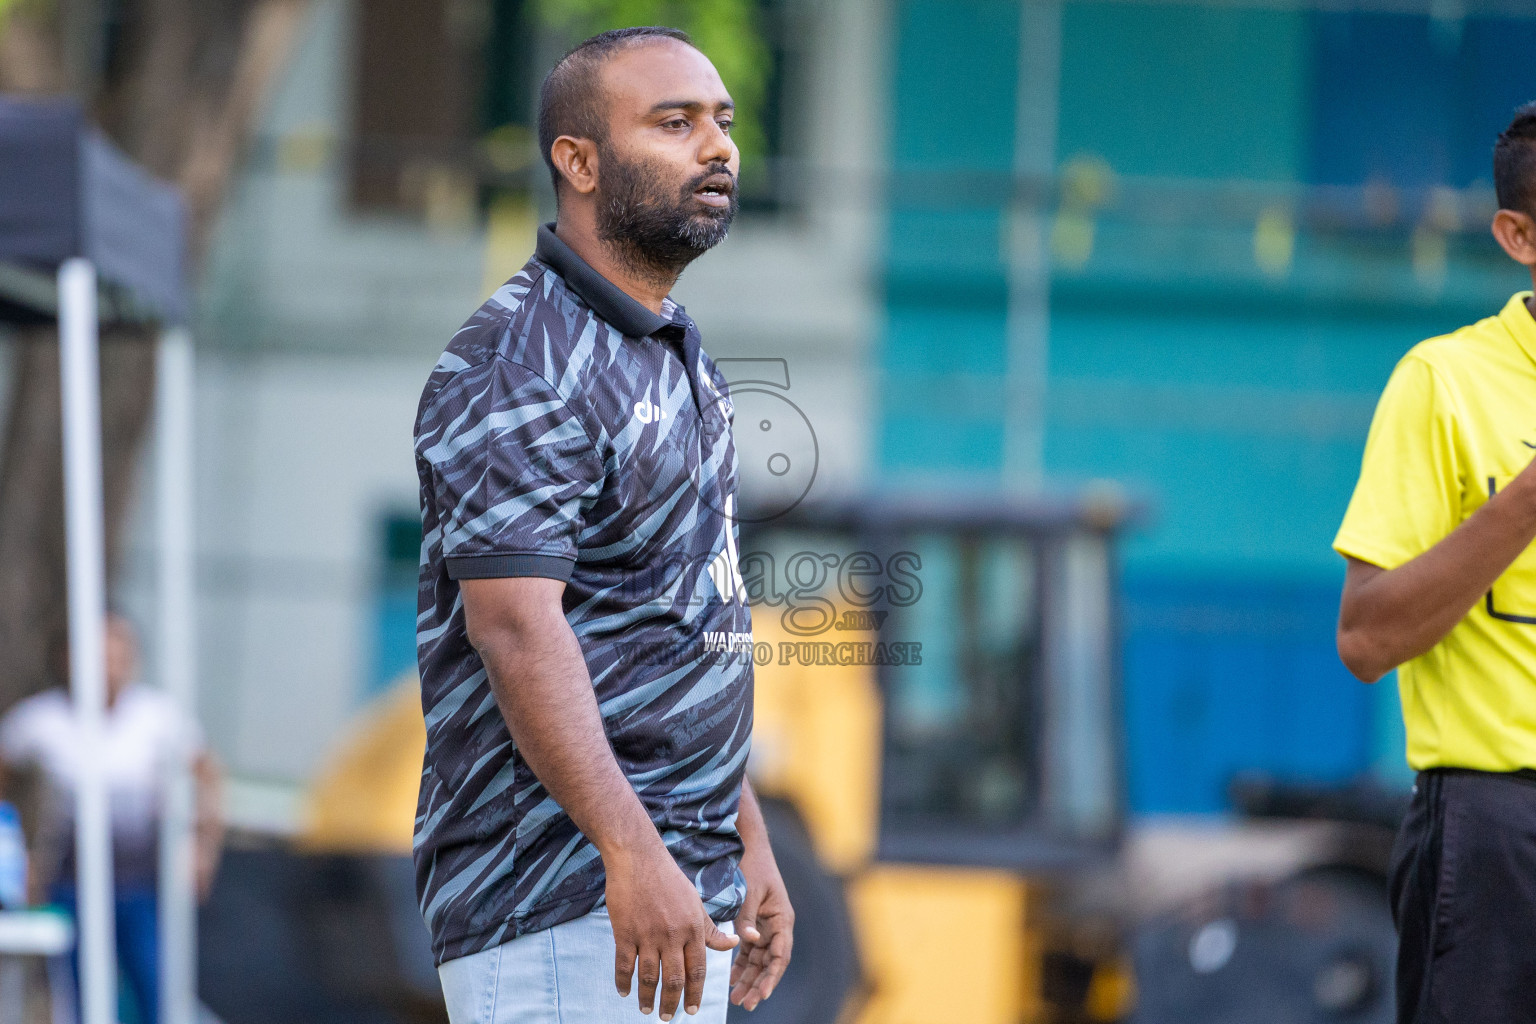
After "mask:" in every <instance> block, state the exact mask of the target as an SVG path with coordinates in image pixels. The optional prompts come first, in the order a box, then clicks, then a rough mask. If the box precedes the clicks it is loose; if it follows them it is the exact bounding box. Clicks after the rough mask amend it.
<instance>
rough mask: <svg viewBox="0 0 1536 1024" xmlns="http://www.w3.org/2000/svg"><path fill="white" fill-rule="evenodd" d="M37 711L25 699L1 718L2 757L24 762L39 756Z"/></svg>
mask: <svg viewBox="0 0 1536 1024" xmlns="http://www.w3.org/2000/svg"><path fill="white" fill-rule="evenodd" d="M37 717H38V716H37V711H36V708H35V706H34V705H33V703H31V702H28V701H23V702H21V703H20V704H18V705H16V706H15V707H14V708H12V709H11V710H10V712H9V713H8V714H6V716H5V717H4V718H3V719H0V759H4V760H5V761H6V762H8V763H10V764H24V763H26V762H27V761H30V760H33V759H34V758H35V757H36V756H37Z"/></svg>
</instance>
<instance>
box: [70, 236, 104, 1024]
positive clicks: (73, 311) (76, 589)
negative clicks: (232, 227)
mask: <svg viewBox="0 0 1536 1024" xmlns="http://www.w3.org/2000/svg"><path fill="white" fill-rule="evenodd" d="M97 344H98V338H97V322H96V268H95V267H94V266H93V265H92V264H91V262H90V261H89V260H84V259H79V258H74V259H69V260H66V261H65V262H64V264H63V265H62V266H60V267H59V349H60V352H59V356H60V358H59V379H60V386H61V388H62V394H63V409H64V517H65V518H64V523H65V533H64V538H65V550H66V556H67V557H66V562H67V573H66V579H67V581H68V586H69V685H70V693H71V695H72V698H73V704H74V709H75V714H76V715H78V716H79V723H80V752H79V756H80V760H79V777H78V778H77V779H76V783H75V786H76V788H75V864H76V873H75V882H76V888H77V899H78V907H79V935H80V1009H81V1021H82V1024H115V1022H116V1020H117V950H116V948H115V945H114V943H113V937H112V936H113V923H112V910H113V908H112V833H111V825H110V820H109V818H108V812H107V777H106V765H105V763H104V762H103V760H102V758H101V748H102V735H103V724H104V721H105V716H106V704H107V675H106V669H107V664H106V621H107V582H106V576H107V574H106V553H105V543H106V542H105V538H104V530H103V526H102V515H103V512H102V493H101V373H100V369H99V360H98V352H97Z"/></svg>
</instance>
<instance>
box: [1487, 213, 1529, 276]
mask: <svg viewBox="0 0 1536 1024" xmlns="http://www.w3.org/2000/svg"><path fill="white" fill-rule="evenodd" d="M1493 237H1494V238H1497V239H1498V240H1499V244H1500V245H1501V246H1503V247H1504V251H1505V252H1507V253H1509V258H1510V259H1512V260H1514V261H1515V262H1516V263H1519V264H1522V265H1524V266H1527V267H1536V219H1533V218H1532V217H1531V215H1530V214H1528V213H1521V212H1520V211H1519V210H1500V211H1499V212H1498V213H1496V214H1494V215H1493Z"/></svg>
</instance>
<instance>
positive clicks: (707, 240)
mask: <svg viewBox="0 0 1536 1024" xmlns="http://www.w3.org/2000/svg"><path fill="white" fill-rule="evenodd" d="M598 168H599V169H598V188H599V190H601V192H602V201H601V202H599V203H598V204H597V235H598V237H599V238H601V239H602V240H603V241H604V242H607V243H608V245H609V246H611V247H612V249H613V251H614V255H616V256H617V257H619V259H621V260H622V261H623V262H624V263H625V265H626V266H628V267H629V268H630V269H631V270H633V271H634V272H635V273H636V274H638V275H639V276H641V277H643V278H646V279H648V280H651V281H655V282H657V283H659V284H661V285H663V286H665V287H671V285H672V283H673V282H675V281H676V280H677V277H678V275H679V274H681V273H682V272H683V268H685V267H687V266H688V264H690V263H692V262H693V261H694V260H696V259H698V258H699V257H700V256H702V255H703V254H704V253H706V252H708V251H709V250H710V249H713V248H714V247H715V246H717V245H719V244H720V243H721V242H723V241H725V236H726V233H727V232H728V231H729V230H730V227H731V220H732V219H733V218H734V217H735V216H736V208H737V205H738V202H737V198H736V188H735V181H734V176H732V178H733V180H732V183H731V185H732V187H731V193H730V205H728V206H726V207H723V208H718V207H712V206H705V205H703V204H701V203H700V202H699V201H698V200H697V199H696V198H694V190H695V189H697V188H698V187H699V186H700V185H702V184H703V183H704V181H705V179H706V178H709V177H712V176H714V175H716V174H730V168H729V167H727V166H726V165H725V164H723V163H716V164H711V165H710V166H709V167H708V168H707V169H706V170H705V171H703V172H702V173H701V174H699V175H698V176H697V177H695V178H692V179H690V180H689V181H688V182H687V183H686V184H684V185H683V186H682V188H681V189H678V190H676V191H673V190H671V189H669V188H667V186H666V185H664V184H662V183H663V182H665V181H666V179H667V177H668V175H667V173H666V170H665V169H664V168H663V167H661V166H660V165H659V164H656V163H652V162H651V161H648V160H643V159H642V160H635V161H633V162H628V161H624V160H620V159H619V158H618V155H617V154H616V153H614V152H613V151H612V149H610V148H608V147H604V150H603V151H602V152H601V154H600V162H599V164H598Z"/></svg>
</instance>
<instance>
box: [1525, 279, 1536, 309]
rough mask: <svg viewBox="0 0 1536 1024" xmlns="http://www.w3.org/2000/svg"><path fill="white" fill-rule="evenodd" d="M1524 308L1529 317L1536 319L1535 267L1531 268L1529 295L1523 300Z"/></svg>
mask: <svg viewBox="0 0 1536 1024" xmlns="http://www.w3.org/2000/svg"><path fill="white" fill-rule="evenodd" d="M1525 308H1526V309H1527V310H1529V311H1530V314H1531V318H1532V319H1536V267H1532V268H1531V297H1530V298H1528V299H1526V300H1525Z"/></svg>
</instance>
